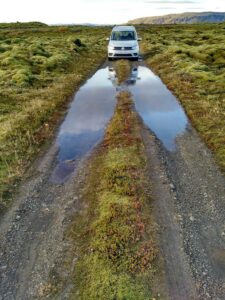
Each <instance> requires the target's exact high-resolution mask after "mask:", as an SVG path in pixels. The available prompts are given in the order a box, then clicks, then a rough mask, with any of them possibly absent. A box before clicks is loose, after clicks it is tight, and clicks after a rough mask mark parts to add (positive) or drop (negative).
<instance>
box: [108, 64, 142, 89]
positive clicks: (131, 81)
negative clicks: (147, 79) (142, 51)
mask: <svg viewBox="0 0 225 300" xmlns="http://www.w3.org/2000/svg"><path fill="white" fill-rule="evenodd" d="M108 70H109V77H108V79H109V80H111V81H112V83H113V85H117V75H116V71H115V69H114V68H113V67H109V69H108ZM138 79H140V78H139V77H138V67H133V68H132V70H131V73H130V75H129V77H128V78H127V80H126V82H125V83H126V85H134V84H135V83H136V81H137V80H138Z"/></svg>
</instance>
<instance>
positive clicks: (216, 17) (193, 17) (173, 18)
mask: <svg viewBox="0 0 225 300" xmlns="http://www.w3.org/2000/svg"><path fill="white" fill-rule="evenodd" d="M224 21H225V12H202V13H182V14H170V15H165V16H158V17H145V18H139V19H134V20H131V21H128V23H129V24H193V23H220V22H224Z"/></svg>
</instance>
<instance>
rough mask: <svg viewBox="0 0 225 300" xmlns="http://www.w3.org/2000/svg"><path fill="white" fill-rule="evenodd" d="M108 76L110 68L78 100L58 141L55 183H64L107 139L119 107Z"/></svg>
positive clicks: (87, 87) (81, 91)
mask: <svg viewBox="0 0 225 300" xmlns="http://www.w3.org/2000/svg"><path fill="white" fill-rule="evenodd" d="M108 75H109V73H108V67H107V68H103V69H100V70H98V71H97V72H96V73H95V74H94V76H93V77H92V78H91V79H89V80H88V81H87V82H86V83H85V84H84V85H83V86H82V87H81V88H80V90H79V91H78V92H77V93H76V95H75V96H74V99H73V101H72V103H71V106H70V109H69V112H68V114H67V116H66V118H65V120H64V122H63V123H62V125H61V127H60V130H59V133H58V137H57V141H56V143H57V146H58V149H59V150H58V164H57V166H56V168H55V170H54V172H53V174H52V176H51V181H52V182H53V183H56V184H60V183H63V182H64V181H65V180H66V179H67V178H68V177H69V176H70V174H71V173H72V172H73V170H74V168H75V165H76V161H77V160H78V159H81V158H82V157H83V156H84V155H86V154H87V153H88V152H89V151H90V150H91V149H92V148H93V147H94V146H95V145H96V144H97V143H98V142H99V141H100V140H101V139H102V138H103V135H104V129H105V126H106V125H107V123H108V122H109V120H110V118H111V117H112V115H113V112H114V107H115V103H116V88H115V86H114V85H113V84H112V82H111V81H110V80H108Z"/></svg>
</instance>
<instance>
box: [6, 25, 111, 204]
mask: <svg viewBox="0 0 225 300" xmlns="http://www.w3.org/2000/svg"><path fill="white" fill-rule="evenodd" d="M25 25H26V26H25ZM0 28H2V30H1V33H0V207H2V208H4V207H6V206H8V205H9V204H10V201H11V196H10V193H11V190H12V189H13V187H14V184H15V180H16V179H18V178H21V176H22V175H23V173H24V170H25V169H26V167H27V166H28V165H29V164H30V160H31V159H32V158H33V157H34V155H35V154H36V153H37V152H38V151H39V149H40V147H41V145H42V144H43V142H44V141H46V140H47V139H48V138H49V137H50V136H51V134H52V132H53V129H54V125H55V123H56V122H57V120H58V119H59V116H60V114H62V113H63V111H65V104H66V103H67V102H68V100H69V97H70V96H72V95H73V93H74V91H75V90H76V89H77V88H78V87H79V86H80V85H81V83H82V82H83V81H84V80H85V79H86V78H87V77H88V75H89V74H90V73H91V72H93V71H94V70H95V69H96V68H97V67H98V66H99V65H100V64H101V62H102V61H103V59H104V58H105V56H106V50H105V48H106V42H105V36H107V35H108V32H109V30H110V29H109V28H103V27H102V28H90V27H84V26H64V27H59V26H52V27H51V26H47V25H46V26H45V25H42V24H36V23H34V24H33V23H29V24H20V23H18V24H12V25H11V26H10V24H7V26H5V25H4V24H1V25H0Z"/></svg>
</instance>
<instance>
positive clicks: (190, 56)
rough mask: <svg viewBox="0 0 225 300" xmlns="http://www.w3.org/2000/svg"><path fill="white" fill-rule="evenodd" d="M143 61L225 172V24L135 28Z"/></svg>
mask: <svg viewBox="0 0 225 300" xmlns="http://www.w3.org/2000/svg"><path fill="white" fill-rule="evenodd" d="M138 32H139V34H140V35H141V36H142V38H143V42H142V52H143V53H144V56H145V59H146V63H147V64H148V65H149V66H150V67H151V68H152V69H153V70H154V71H155V72H156V73H157V74H158V75H159V76H160V77H161V78H162V80H163V81H164V82H165V83H166V85H167V86H168V88H169V89H170V90H172V91H173V92H174V94H175V95H176V96H177V97H178V99H179V100H180V101H181V103H182V104H183V107H184V108H185V110H186V112H187V114H188V116H189V118H190V120H191V122H192V124H193V126H194V127H195V128H196V129H197V131H198V132H199V133H200V135H201V136H202V138H203V139H204V141H205V142H206V144H207V145H208V147H209V148H210V149H211V150H212V151H213V153H214V155H215V159H216V161H217V162H218V164H219V166H220V167H221V169H222V170H223V171H225V147H224V145H225V24H224V23H222V24H204V25H167V26H166V25H164V26H159V25H148V26H144V25H143V26H139V27H138Z"/></svg>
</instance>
